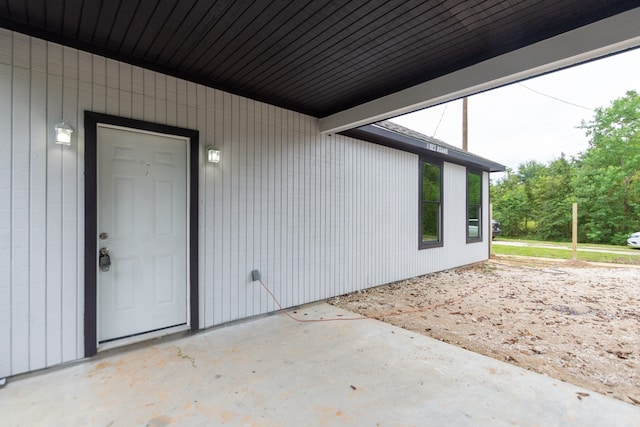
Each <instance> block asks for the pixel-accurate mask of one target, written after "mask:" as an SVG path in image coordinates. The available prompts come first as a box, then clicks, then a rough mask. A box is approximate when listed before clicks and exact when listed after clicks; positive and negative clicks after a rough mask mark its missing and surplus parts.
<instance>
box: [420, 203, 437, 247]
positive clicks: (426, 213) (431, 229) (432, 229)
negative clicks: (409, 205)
mask: <svg viewBox="0 0 640 427" xmlns="http://www.w3.org/2000/svg"><path fill="white" fill-rule="evenodd" d="M439 226H440V205H439V204H435V203H423V204H422V241H423V242H437V241H438V240H440V233H439V228H440V227H439Z"/></svg>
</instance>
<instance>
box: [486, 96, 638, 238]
mask: <svg viewBox="0 0 640 427" xmlns="http://www.w3.org/2000/svg"><path fill="white" fill-rule="evenodd" d="M580 128H582V129H584V130H585V132H586V135H587V136H588V137H589V145H588V148H587V149H586V150H585V151H584V152H582V153H580V154H579V155H577V156H575V157H570V158H567V157H566V156H565V155H564V154H563V155H561V156H560V157H559V158H557V159H555V160H553V161H551V162H548V163H546V164H545V163H540V162H537V161H534V160H531V161H528V162H526V163H523V164H521V165H519V167H518V170H517V171H513V170H511V169H507V171H506V175H505V176H504V177H503V178H501V179H499V180H498V181H497V182H495V183H492V184H491V200H492V203H493V217H494V218H495V219H496V220H498V221H500V223H501V226H502V231H503V234H504V235H505V236H511V237H527V238H533V239H539V240H554V241H570V240H571V205H572V203H573V202H577V203H578V224H579V226H578V240H579V241H580V242H584V243H606V244H625V243H626V238H627V236H628V235H629V234H630V233H632V232H635V231H640V95H639V94H638V93H637V92H636V91H628V92H627V93H626V95H625V96H624V97H622V98H618V99H616V100H614V101H612V102H611V103H610V105H609V106H608V107H601V108H597V109H596V110H595V114H594V117H593V118H592V120H590V121H583V122H582V123H581V125H580Z"/></svg>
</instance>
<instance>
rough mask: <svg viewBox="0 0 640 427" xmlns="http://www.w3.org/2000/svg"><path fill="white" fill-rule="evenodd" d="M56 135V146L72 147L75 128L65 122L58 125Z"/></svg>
mask: <svg viewBox="0 0 640 427" xmlns="http://www.w3.org/2000/svg"><path fill="white" fill-rule="evenodd" d="M55 133H56V144H59V145H71V134H72V133H73V128H72V127H71V125H69V124H67V123H65V122H64V121H62V122H60V123H58V124H56V127H55Z"/></svg>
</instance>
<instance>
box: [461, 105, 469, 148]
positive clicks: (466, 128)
mask: <svg viewBox="0 0 640 427" xmlns="http://www.w3.org/2000/svg"><path fill="white" fill-rule="evenodd" d="M468 134H469V125H468V122H467V97H466V96H465V97H464V98H462V149H463V150H464V151H469V147H468V136H469V135H468Z"/></svg>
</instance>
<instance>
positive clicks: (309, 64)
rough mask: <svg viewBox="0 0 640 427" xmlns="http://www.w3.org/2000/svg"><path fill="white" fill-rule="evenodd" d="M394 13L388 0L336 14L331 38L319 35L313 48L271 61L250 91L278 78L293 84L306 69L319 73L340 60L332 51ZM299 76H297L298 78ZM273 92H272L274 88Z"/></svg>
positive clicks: (285, 83)
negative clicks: (281, 59) (380, 3)
mask: <svg viewBox="0 0 640 427" xmlns="http://www.w3.org/2000/svg"><path fill="white" fill-rule="evenodd" d="M395 14H397V5H396V4H394V3H391V2H388V3H383V4H382V5H380V6H379V7H376V8H374V9H372V7H371V6H370V5H367V4H363V5H361V6H360V7H359V8H358V9H357V10H355V11H353V12H352V13H351V14H349V15H341V16H338V17H335V20H336V21H335V23H333V24H330V25H331V27H335V28H337V29H339V30H340V31H339V32H336V33H334V34H333V36H332V37H331V38H330V39H327V38H326V37H324V36H323V37H321V38H319V40H321V41H322V43H321V44H319V45H316V46H317V47H316V48H313V49H305V50H299V51H294V52H292V53H290V54H289V55H287V59H286V61H281V62H280V63H277V64H274V66H273V67H271V69H267V70H264V71H263V72H261V73H260V75H259V78H258V79H256V83H257V85H256V86H254V88H253V90H262V89H263V88H265V87H267V86H271V85H273V84H274V81H275V80H277V79H279V80H280V81H282V83H283V84H284V85H286V86H288V85H290V84H293V83H294V82H295V81H296V80H298V79H299V78H302V75H303V74H305V73H306V72H307V71H308V70H316V71H318V72H321V70H322V69H324V67H327V68H331V67H330V64H332V63H335V62H338V63H340V62H342V60H341V59H340V58H339V57H338V58H337V57H336V54H335V52H344V48H343V47H344V46H349V41H350V40H352V39H353V38H357V35H358V34H362V33H363V32H364V33H367V32H368V30H367V26H368V25H371V23H373V22H376V21H377V20H379V19H384V18H385V17H387V19H390V18H389V15H395ZM299 76H300V77H299ZM273 92H275V91H273Z"/></svg>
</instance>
